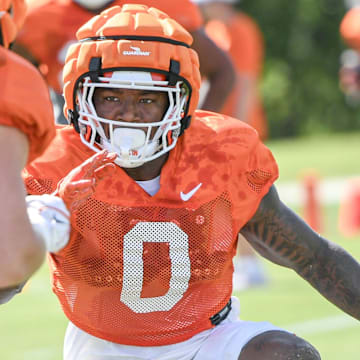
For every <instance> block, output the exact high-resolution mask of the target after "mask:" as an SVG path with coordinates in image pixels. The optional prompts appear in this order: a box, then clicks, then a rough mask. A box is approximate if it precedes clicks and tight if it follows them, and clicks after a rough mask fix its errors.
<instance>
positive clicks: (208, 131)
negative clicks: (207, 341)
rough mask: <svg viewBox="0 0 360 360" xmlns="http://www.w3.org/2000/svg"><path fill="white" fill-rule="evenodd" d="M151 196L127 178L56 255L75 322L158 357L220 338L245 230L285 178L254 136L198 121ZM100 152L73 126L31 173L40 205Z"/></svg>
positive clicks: (79, 219) (64, 299)
mask: <svg viewBox="0 0 360 360" xmlns="http://www.w3.org/2000/svg"><path fill="white" fill-rule="evenodd" d="M195 114H196V115H195V116H194V119H193V121H192V125H191V126H190V128H189V129H187V130H186V131H185V134H184V135H183V136H182V137H181V138H179V142H178V144H177V145H176V147H175V148H174V149H173V150H172V151H171V152H170V155H169V158H168V160H167V162H166V164H165V166H164V167H163V169H162V172H161V180H160V190H159V192H158V193H157V194H156V195H155V196H153V197H151V196H149V195H148V194H147V193H146V192H145V191H144V190H143V189H142V188H141V187H140V186H139V185H138V184H136V182H135V181H134V180H132V179H131V178H130V177H128V176H127V175H126V173H125V172H124V171H123V170H122V169H121V168H120V167H117V169H116V172H115V174H114V175H113V176H112V177H110V178H108V179H105V180H104V181H103V182H101V183H100V184H99V185H98V186H97V188H96V191H95V194H94V195H93V196H92V197H91V198H90V199H88V200H87V202H86V203H85V204H83V205H81V207H80V208H79V209H77V210H76V211H75V212H74V213H73V214H72V226H73V228H72V232H71V239H70V242H69V244H68V245H67V246H66V247H65V249H63V250H62V251H61V252H59V253H58V254H56V255H55V254H53V255H51V261H50V263H51V268H52V276H53V289H54V291H55V293H56V295H57V296H58V298H59V300H60V302H61V305H62V307H63V310H64V312H65V314H66V315H67V317H68V318H69V319H70V320H71V321H72V322H73V323H74V324H75V325H77V326H78V327H80V328H81V329H83V330H84V331H86V332H88V333H90V334H92V335H94V336H97V337H100V338H103V339H106V340H109V341H113V342H116V343H121V344H128V345H140V346H156V345H165V344H171V343H176V342H180V341H183V340H186V339H188V338H190V337H192V336H193V335H195V334H196V333H198V332H200V331H202V330H205V329H208V328H211V327H212V326H213V325H212V324H211V322H210V320H209V318H210V317H211V316H213V315H214V314H216V313H217V312H218V311H219V310H221V309H222V308H223V307H224V306H225V305H226V303H227V302H228V301H229V298H230V296H231V293H232V273H233V265H232V258H233V256H234V255H235V251H236V240H237V234H238V232H239V230H240V229H241V228H242V227H243V226H244V224H245V223H247V222H248V220H249V219H250V218H251V217H252V216H253V214H254V213H255V211H256V209H257V207H258V205H259V203H260V201H261V199H262V198H263V196H264V195H265V194H266V193H267V192H268V190H269V187H270V186H271V185H272V183H273V182H274V181H275V179H276V178H277V176H278V170H277V165H276V162H275V160H274V158H273V156H272V154H271V152H270V151H269V150H268V148H266V147H265V145H263V144H262V143H261V142H260V141H259V138H258V135H257V133H256V132H255V130H254V129H253V128H251V127H250V126H248V125H246V124H244V123H242V122H240V121H238V120H235V119H232V118H229V117H225V116H221V115H218V114H215V113H209V112H205V111H196V113H195ZM92 153H93V152H92V151H91V150H89V149H88V148H87V147H86V146H85V145H83V144H82V143H81V141H80V139H79V135H78V134H77V133H75V131H74V130H73V129H72V128H71V127H69V126H66V127H64V128H63V129H61V130H59V131H58V134H57V137H56V139H55V140H54V142H53V143H52V145H51V146H50V147H49V148H48V150H47V151H46V153H45V154H44V155H43V156H42V157H41V158H39V159H38V160H36V161H35V162H33V163H32V164H30V166H28V167H27V169H26V170H25V171H24V180H25V184H26V186H27V190H28V192H29V193H31V194H43V193H51V192H52V191H54V190H55V188H56V184H57V182H58V181H59V180H60V179H61V178H62V177H64V176H65V175H66V174H67V173H68V172H69V171H70V170H71V169H72V168H73V167H74V166H77V165H79V164H80V163H82V162H83V161H84V160H85V159H87V158H88V157H89V156H90V155H92Z"/></svg>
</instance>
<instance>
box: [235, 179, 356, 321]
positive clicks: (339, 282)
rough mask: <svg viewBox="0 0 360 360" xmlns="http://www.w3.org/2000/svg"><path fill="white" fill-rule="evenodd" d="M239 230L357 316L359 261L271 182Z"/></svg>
mask: <svg viewBox="0 0 360 360" xmlns="http://www.w3.org/2000/svg"><path fill="white" fill-rule="evenodd" d="M241 234H242V235H243V236H245V237H246V239H247V240H248V241H249V243H250V244H251V245H252V246H253V247H254V248H255V249H256V250H257V251H258V252H259V253H260V254H261V255H263V256H264V257H266V258H267V259H269V260H270V261H272V262H275V263H277V264H279V265H282V266H286V267H288V268H291V269H293V270H295V271H296V272H297V273H298V274H299V275H300V276H302V277H303V278H304V279H305V280H307V281H308V282H309V283H310V284H311V285H312V286H313V287H314V288H315V289H317V290H318V291H319V292H320V293H321V294H322V295H323V296H324V297H325V298H327V299H328V300H329V301H331V302H332V303H333V304H335V305H336V306H338V307H339V308H340V309H342V310H343V311H345V312H347V313H348V314H350V315H352V316H353V317H355V318H357V319H359V320H360V264H359V263H358V262H357V261H356V260H355V259H354V258H353V257H352V256H351V255H350V254H348V253H347V252H346V251H345V250H344V249H343V248H341V247H340V246H338V245H336V244H334V243H332V242H330V241H328V240H326V239H324V238H322V237H321V236H320V235H319V234H317V233H315V232H314V231H313V230H312V229H311V228H310V227H309V226H308V225H307V224H306V223H305V222H304V221H303V220H301V218H299V217H298V216H297V215H296V214H295V213H294V212H293V211H291V210H290V209H289V208H288V207H287V206H286V205H284V204H283V203H282V202H281V201H280V199H279V197H278V194H277V191H276V189H275V187H274V186H272V188H271V189H270V191H269V193H268V194H267V195H266V196H265V197H264V198H263V200H262V201H261V204H260V206H259V208H258V210H257V212H256V213H255V215H254V216H253V218H252V219H251V220H250V221H249V222H248V223H247V224H246V225H245V226H244V227H243V229H242V230H241Z"/></svg>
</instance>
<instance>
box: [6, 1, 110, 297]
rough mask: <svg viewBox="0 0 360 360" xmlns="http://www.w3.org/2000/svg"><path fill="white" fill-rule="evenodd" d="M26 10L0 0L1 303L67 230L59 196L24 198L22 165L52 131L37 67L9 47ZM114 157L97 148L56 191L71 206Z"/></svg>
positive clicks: (58, 245) (38, 151)
mask: <svg viewBox="0 0 360 360" xmlns="http://www.w3.org/2000/svg"><path fill="white" fill-rule="evenodd" d="M25 12H26V5H25V3H24V1H22V0H0V78H1V85H0V86H1V96H0V169H1V173H2V176H1V179H0V198H1V199H2V201H1V207H0V226H1V231H2V234H3V235H2V239H1V241H0V252H1V254H2V260H1V263H0V303H5V302H7V301H8V300H9V299H10V298H11V297H12V296H14V294H15V293H17V292H19V291H20V290H21V288H22V286H23V283H24V282H25V281H26V280H27V279H28V278H29V277H30V276H31V275H32V274H33V273H34V271H35V270H37V269H38V267H39V266H40V265H41V264H42V262H43V259H44V255H45V251H46V250H47V251H57V250H59V249H61V248H62V247H63V246H64V245H65V244H66V243H67V241H68V237H69V230H70V225H69V220H68V216H69V213H68V211H67V209H66V207H65V205H64V203H63V201H62V200H61V198H60V197H56V196H52V195H44V196H28V197H27V198H26V200H25V195H26V194H25V188H24V184H23V181H22V177H21V170H22V169H23V167H24V166H25V165H26V163H30V162H31V161H33V160H34V159H35V158H37V157H38V156H40V155H41V154H42V153H43V152H44V150H45V149H46V147H47V146H48V145H49V144H50V142H51V141H52V139H53V138H54V136H55V124H54V121H53V112H52V104H51V101H50V97H49V92H48V88H47V85H46V83H45V82H44V80H43V78H42V76H41V75H40V74H39V72H38V71H37V69H36V68H34V67H33V66H32V65H31V64H30V63H29V62H27V61H26V60H24V59H23V58H22V57H20V56H18V55H16V54H15V53H13V52H12V51H10V50H8V47H9V46H10V45H11V43H12V42H13V41H14V39H15V36H16V32H17V30H18V29H19V28H20V26H21V24H22V22H23V20H24V17H25ZM112 160H113V156H112V155H111V154H107V153H101V154H97V155H96V156H95V157H93V158H91V159H90V160H88V161H87V163H85V164H83V165H82V166H81V167H80V168H79V169H77V172H76V174H74V173H72V174H69V175H68V178H67V181H66V183H64V185H63V186H61V187H60V188H59V191H60V193H61V194H62V195H63V197H64V199H65V200H67V203H68V205H69V206H71V205H72V204H76V203H77V202H79V201H81V200H82V199H84V198H86V196H88V194H89V193H91V191H92V188H93V187H94V186H95V185H96V184H97V181H96V179H95V181H94V180H93V178H94V175H95V174H96V178H97V179H101V178H102V177H103V176H105V175H106V173H107V171H108V170H109V166H108V165H107V163H108V162H111V161H112ZM79 170H83V171H82V172H80V174H81V180H79V179H77V178H76V176H78V175H80V174H79ZM84 170H87V171H88V175H89V176H91V178H92V179H91V181H90V180H89V179H86V174H85V173H84ZM84 175H85V176H84ZM78 180H79V181H78ZM90 182H91V184H90Z"/></svg>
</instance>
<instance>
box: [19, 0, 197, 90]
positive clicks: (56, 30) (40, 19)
mask: <svg viewBox="0 0 360 360" xmlns="http://www.w3.org/2000/svg"><path fill="white" fill-rule="evenodd" d="M138 2H139V1H138V0H135V1H134V0H130V1H129V0H116V1H114V2H113V3H112V4H111V6H115V5H123V4H125V3H132V4H134V3H135V4H136V3H138ZM141 3H142V4H144V5H148V6H152V7H156V8H158V9H159V10H162V11H164V12H165V13H167V14H168V15H169V16H170V17H172V18H173V19H174V20H176V21H177V22H179V23H180V24H181V25H183V26H184V27H185V28H186V29H187V30H188V31H193V30H196V29H197V28H199V27H200V26H201V25H202V18H201V16H200V14H199V10H198V8H197V6H196V5H194V4H192V3H191V2H190V0H182V1H169V0H141ZM93 16H94V13H92V12H90V11H88V10H86V9H84V8H82V7H80V6H79V5H77V4H75V3H73V2H72V0H57V1H55V0H47V1H45V0H42V1H41V2H40V1H32V2H30V4H29V10H28V15H27V17H26V20H25V24H24V26H23V28H22V30H21V31H20V33H19V34H18V37H17V40H16V41H17V43H19V44H20V45H23V46H25V47H26V48H27V49H28V50H29V51H30V52H31V53H32V55H33V56H34V57H35V58H36V59H37V61H38V62H39V63H40V64H41V69H42V70H43V71H44V75H45V77H46V80H47V82H48V84H49V85H50V86H51V87H52V88H53V89H54V90H55V91H56V92H58V93H62V87H63V83H62V69H63V66H64V63H65V57H66V53H67V50H68V48H69V47H70V45H72V44H73V43H75V42H76V38H75V34H76V31H77V30H78V29H79V28H80V26H82V25H83V24H84V23H86V22H87V21H88V20H90V19H91V18H92V17H93Z"/></svg>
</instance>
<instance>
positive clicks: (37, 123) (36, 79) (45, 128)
mask: <svg viewBox="0 0 360 360" xmlns="http://www.w3.org/2000/svg"><path fill="white" fill-rule="evenodd" d="M0 79H1V80H0V81H1V95H0V125H5V126H11V127H15V128H17V129H19V130H20V131H21V132H23V133H24V134H25V135H26V136H27V138H28V140H29V156H28V162H30V161H32V160H33V159H35V158H36V157H37V156H39V155H41V154H42V153H43V152H44V150H45V149H46V147H47V146H48V145H49V143H50V141H51V140H52V139H53V138H54V136H55V124H54V115H53V110H52V105H51V101H50V96H49V91H48V88H47V86H46V84H45V82H44V79H43V78H42V76H41V75H40V74H39V72H38V71H37V69H35V68H34V67H33V66H32V65H31V64H30V63H29V62H28V61H26V60H24V59H23V58H22V57H20V56H18V55H16V54H14V53H13V52H12V51H9V50H6V49H4V48H3V47H1V46H0Z"/></svg>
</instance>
